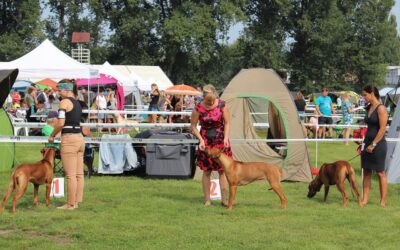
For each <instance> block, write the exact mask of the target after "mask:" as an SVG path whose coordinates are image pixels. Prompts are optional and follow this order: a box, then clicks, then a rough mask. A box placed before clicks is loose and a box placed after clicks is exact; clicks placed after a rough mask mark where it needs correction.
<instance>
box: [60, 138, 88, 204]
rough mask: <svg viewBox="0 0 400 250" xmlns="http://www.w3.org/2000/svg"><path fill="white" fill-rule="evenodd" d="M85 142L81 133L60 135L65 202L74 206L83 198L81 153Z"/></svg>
mask: <svg viewBox="0 0 400 250" xmlns="http://www.w3.org/2000/svg"><path fill="white" fill-rule="evenodd" d="M84 151H85V142H84V140H83V136H82V134H81V133H77V134H63V135H62V136H61V162H62V164H63V168H64V172H65V175H66V177H67V203H68V205H70V206H74V205H76V204H78V203H79V202H82V200H83V186H84V174H83V153H84Z"/></svg>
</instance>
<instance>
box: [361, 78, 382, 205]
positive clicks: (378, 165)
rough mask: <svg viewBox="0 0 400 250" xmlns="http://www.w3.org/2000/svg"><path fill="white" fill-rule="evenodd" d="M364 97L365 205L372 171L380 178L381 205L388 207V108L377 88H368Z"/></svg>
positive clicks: (363, 164)
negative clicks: (365, 105) (386, 173)
mask: <svg viewBox="0 0 400 250" xmlns="http://www.w3.org/2000/svg"><path fill="white" fill-rule="evenodd" d="M362 96H363V97H364V99H365V101H366V102H368V103H369V104H368V106H367V107H366V110H367V114H366V116H365V123H366V124H367V125H368V128H367V133H366V135H365V139H364V141H363V147H362V151H361V167H362V168H363V204H364V205H365V204H367V203H368V194H369V189H370V187H371V177H372V171H375V172H376V173H377V175H378V177H379V190H380V194H381V201H380V205H381V206H382V207H385V206H386V195H387V179H386V176H385V158H386V151H387V145H386V140H385V132H386V125H387V119H388V114H387V111H386V107H385V106H384V105H382V104H381V103H380V101H379V91H378V89H377V88H376V87H375V86H371V85H369V86H366V87H364V89H363V91H362Z"/></svg>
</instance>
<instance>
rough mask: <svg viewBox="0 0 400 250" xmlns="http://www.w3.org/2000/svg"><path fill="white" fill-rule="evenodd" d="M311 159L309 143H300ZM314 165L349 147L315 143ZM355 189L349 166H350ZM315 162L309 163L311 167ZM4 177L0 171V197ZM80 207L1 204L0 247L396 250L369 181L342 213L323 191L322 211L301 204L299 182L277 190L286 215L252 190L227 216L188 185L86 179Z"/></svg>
mask: <svg viewBox="0 0 400 250" xmlns="http://www.w3.org/2000/svg"><path fill="white" fill-rule="evenodd" d="M309 146H310V147H309V149H310V157H311V160H312V162H314V159H315V144H314V143H310V145H309ZM39 147H40V146H39V145H37V144H18V145H17V162H18V163H21V162H31V161H33V160H37V159H39V157H40V154H39V150H38V148H39ZM318 152H319V162H322V161H326V162H330V161H334V160H337V159H345V160H348V159H350V158H352V157H353V156H354V155H355V154H356V151H355V145H353V146H348V147H346V146H343V145H342V144H339V143H337V144H326V143H325V144H323V143H320V144H319V149H318ZM352 163H353V165H354V167H355V169H356V171H357V175H358V177H357V180H358V184H359V187H361V178H360V175H359V174H360V164H359V159H358V158H357V159H355V160H353V161H352ZM314 164H315V163H313V165H314ZM10 173H11V170H10V169H5V170H4V169H3V170H1V172H0V194H1V195H2V194H3V193H4V191H5V189H6V187H7V184H8V181H9V177H10ZM85 181H86V186H85V200H84V203H83V204H82V205H80V207H79V209H77V210H75V211H59V210H56V209H55V207H56V206H59V205H62V204H63V203H64V201H65V199H63V198H61V199H53V200H52V202H51V207H50V208H47V207H46V206H45V205H44V197H43V196H44V187H41V188H40V194H39V195H40V204H39V206H38V207H37V208H35V207H33V205H32V203H33V187H32V186H30V187H29V188H28V191H27V193H26V194H25V196H24V197H23V198H22V199H21V200H20V202H19V203H18V206H17V214H16V215H12V214H11V213H10V212H9V211H10V205H11V204H10V202H9V203H8V204H7V206H6V209H7V211H5V212H3V213H1V214H0V248H1V249H398V246H399V243H400V239H398V234H397V233H398V230H399V225H400V209H399V208H400V187H399V186H397V185H390V186H389V195H388V202H387V207H386V208H381V207H380V206H378V201H379V189H378V185H377V181H376V178H375V179H374V182H373V187H372V190H371V198H370V204H369V205H367V206H366V207H364V208H359V207H358V206H357V204H356V202H355V199H354V198H353V197H351V194H350V189H349V185H348V184H346V188H347V191H348V194H349V196H350V197H351V198H350V199H351V202H350V203H349V205H348V207H346V208H342V207H341V206H340V204H341V196H340V194H339V192H338V191H337V189H336V188H335V187H332V188H331V191H330V195H329V197H328V202H327V203H322V193H318V194H317V196H316V197H314V198H313V199H308V198H307V197H306V194H307V184H306V183H288V182H285V183H282V186H283V191H284V192H285V194H286V196H287V198H288V208H287V209H286V210H281V209H280V203H279V199H278V197H277V196H276V195H275V193H273V191H268V190H267V187H266V185H265V183H263V182H257V183H253V184H251V185H248V186H244V187H240V188H239V189H238V195H237V200H236V201H237V203H236V206H235V207H234V210H233V212H232V213H228V212H227V211H226V210H225V209H224V208H222V207H221V206H220V205H219V204H220V202H218V201H215V202H214V203H213V205H212V206H211V207H203V205H202V204H203V203H202V191H201V183H200V181H196V180H154V179H141V178H137V177H131V176H95V177H92V178H91V179H86V180H85Z"/></svg>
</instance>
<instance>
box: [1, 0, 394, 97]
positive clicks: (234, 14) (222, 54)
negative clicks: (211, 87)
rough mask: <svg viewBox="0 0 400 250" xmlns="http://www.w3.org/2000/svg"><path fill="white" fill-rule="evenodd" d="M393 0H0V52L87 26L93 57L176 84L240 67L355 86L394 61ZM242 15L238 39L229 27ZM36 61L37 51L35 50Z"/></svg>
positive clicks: (9, 54) (318, 83)
mask: <svg viewBox="0 0 400 250" xmlns="http://www.w3.org/2000/svg"><path fill="white" fill-rule="evenodd" d="M394 4H395V2H394V0H320V1H317V0H112V1H105V0H0V13H1V14H0V44H1V46H0V61H10V60H13V59H16V58H18V57H19V56H22V55H23V54H25V53H26V52H28V51H30V50H31V49H33V48H34V47H36V46H37V45H38V44H39V43H40V42H41V41H42V40H44V39H45V38H46V37H47V38H49V39H50V40H51V41H52V42H54V43H55V45H56V46H58V47H59V48H60V49H62V50H63V51H64V52H66V53H67V54H70V51H71V48H72V47H73V45H72V44H71V36H72V32H90V34H91V42H90V45H89V48H90V50H91V62H92V63H93V64H102V63H103V62H104V61H106V60H108V61H109V62H110V63H111V64H121V65H123V64H127V65H159V66H160V67H161V68H162V69H163V70H164V71H165V72H166V74H167V75H168V76H169V78H170V79H171V80H172V81H173V82H174V83H186V84H189V85H196V86H199V85H201V84H203V83H213V84H215V85H217V86H219V87H223V86H225V85H226V84H228V82H229V80H230V79H231V78H232V77H233V76H234V75H235V74H237V73H238V72H239V71H240V69H242V68H251V67H263V68H272V69H275V70H276V71H278V72H279V73H280V74H281V75H282V76H284V75H285V74H290V77H291V82H292V84H290V85H289V86H290V88H292V89H294V90H302V91H306V92H312V91H318V90H319V89H320V88H321V87H322V86H327V87H330V88H335V89H337V90H342V89H354V90H359V89H360V88H361V87H362V86H363V85H365V84H377V85H382V84H384V76H385V73H386V66H387V65H399V61H400V50H399V49H400V41H399V37H398V34H397V29H396V26H397V24H396V19H395V17H394V16H393V15H391V12H390V11H391V9H392V7H393V6H394ZM237 23H241V24H243V26H244V29H243V31H242V32H241V34H240V36H239V38H238V39H237V40H236V41H235V42H233V43H228V41H229V32H228V31H229V29H230V28H231V27H232V26H233V25H235V24H237ZM38 60H43V59H42V58H38Z"/></svg>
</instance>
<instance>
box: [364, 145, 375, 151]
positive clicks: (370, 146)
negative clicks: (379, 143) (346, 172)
mask: <svg viewBox="0 0 400 250" xmlns="http://www.w3.org/2000/svg"><path fill="white" fill-rule="evenodd" d="M374 148H375V147H374V146H372V144H371V145H369V146H368V147H367V148H366V149H365V151H367V153H372V151H374Z"/></svg>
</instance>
